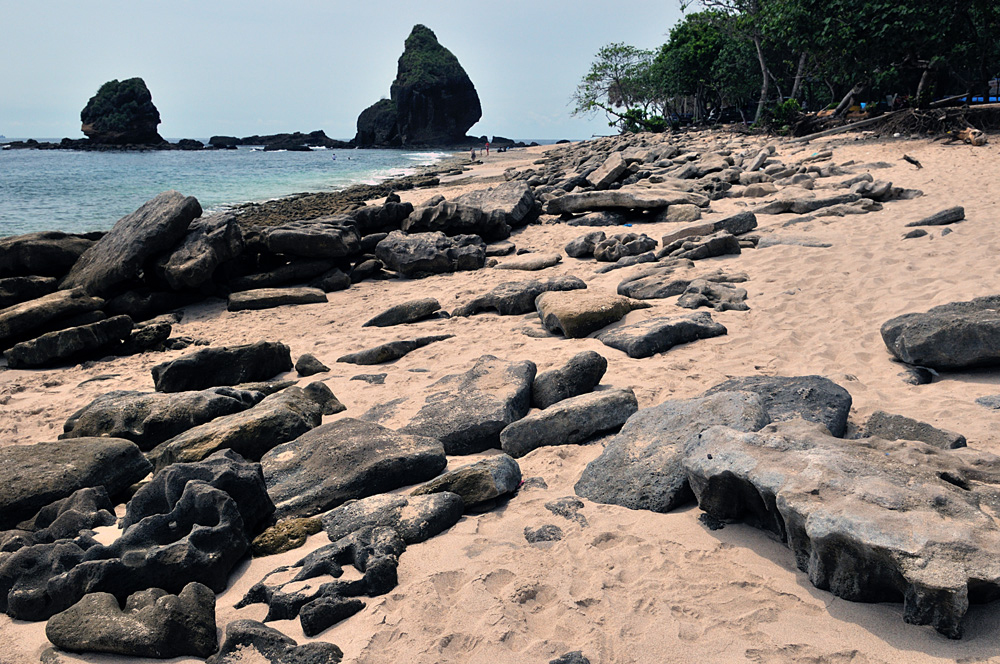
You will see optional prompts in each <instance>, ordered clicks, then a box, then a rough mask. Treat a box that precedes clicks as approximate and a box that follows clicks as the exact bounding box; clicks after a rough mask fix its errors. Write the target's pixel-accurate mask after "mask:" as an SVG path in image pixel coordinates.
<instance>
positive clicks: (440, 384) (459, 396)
mask: <svg viewBox="0 0 1000 664" xmlns="http://www.w3.org/2000/svg"><path fill="white" fill-rule="evenodd" d="M534 378H535V364H534V362H530V361H524V362H507V361H505V360H501V359H498V358H496V357H493V356H492V355H483V356H482V357H480V358H479V359H478V360H476V363H475V365H474V366H473V367H472V368H471V369H469V371H467V372H465V373H462V374H452V375H449V376H445V377H444V378H442V379H441V380H439V381H437V382H435V383H434V384H433V385H431V386H430V388H429V390H430V391H431V394H430V395H429V396H428V397H427V399H426V400H425V405H424V406H423V408H421V409H420V411H419V412H418V413H417V414H416V416H415V417H414V418H413V419H412V420H410V423H409V424H407V425H406V426H405V427H403V428H402V429H400V432H402V433H408V434H414V435H418V436H430V437H432V438H436V439H438V440H440V441H441V443H442V444H443V445H444V449H445V452H447V453H448V454H473V453H475V452H482V451H483V450H486V449H489V448H499V447H500V431H501V430H503V428H504V427H506V426H507V425H508V424H510V423H511V422H513V421H515V420H519V419H521V418H522V417H524V416H525V415H526V414H527V412H528V409H529V408H530V407H531V382H532V381H533V380H534Z"/></svg>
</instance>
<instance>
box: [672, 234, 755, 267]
mask: <svg viewBox="0 0 1000 664" xmlns="http://www.w3.org/2000/svg"><path fill="white" fill-rule="evenodd" d="M741 251H742V249H741V248H740V241H739V240H737V239H736V236H735V235H732V234H730V233H728V232H727V231H718V232H717V233H714V234H712V235H704V236H701V235H698V236H693V237H686V238H681V239H679V240H674V241H673V242H672V243H670V244H668V245H665V246H664V247H663V248H662V249H660V250H659V251H658V252H657V253H656V255H657V257H658V258H686V259H688V260H692V261H697V260H701V259H703V258H714V257H716V256H729V255H734V254H739V253H741Z"/></svg>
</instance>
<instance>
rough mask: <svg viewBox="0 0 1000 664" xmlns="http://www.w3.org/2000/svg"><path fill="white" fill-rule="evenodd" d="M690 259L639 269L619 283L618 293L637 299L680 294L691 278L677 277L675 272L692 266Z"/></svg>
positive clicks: (653, 298)
mask: <svg viewBox="0 0 1000 664" xmlns="http://www.w3.org/2000/svg"><path fill="white" fill-rule="evenodd" d="M693 265H694V263H692V262H691V261H689V260H685V261H679V262H676V263H667V264H662V265H656V266H654V267H650V268H648V269H644V270H639V271H637V272H635V273H633V274H632V275H631V276H629V277H626V278H625V279H623V280H622V281H621V283H619V284H618V294H619V295H625V296H626V297H631V298H634V299H636V300H656V299H663V298H667V297H673V296H674V295H680V294H681V293H683V292H684V291H685V290H687V287H688V286H689V285H690V283H691V281H692V280H691V279H688V278H686V277H684V278H681V277H677V276H676V275H675V273H676V272H677V271H679V270H683V269H686V268H689V267H692V266H693Z"/></svg>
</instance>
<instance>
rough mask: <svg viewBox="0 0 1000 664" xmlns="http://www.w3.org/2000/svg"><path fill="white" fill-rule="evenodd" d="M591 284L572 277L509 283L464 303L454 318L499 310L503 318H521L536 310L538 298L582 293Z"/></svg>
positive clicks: (454, 314) (456, 311)
mask: <svg viewBox="0 0 1000 664" xmlns="http://www.w3.org/2000/svg"><path fill="white" fill-rule="evenodd" d="M586 287H587V284H586V283H585V282H584V281H583V279H580V278H579V277H574V276H570V275H566V276H562V277H552V278H550V279H546V280H544V281H543V280H540V279H531V280H529V281H508V282H506V283H502V284H500V285H499V286H496V287H495V288H494V289H493V290H491V291H489V292H488V293H485V294H483V295H480V296H479V297H477V298H475V299H474V300H472V301H471V302H469V303H467V304H463V305H462V306H460V307H459V308H458V309H456V310H455V311H453V312H452V315H453V316H471V315H473V314H477V313H479V312H481V311H496V312H497V313H498V314H500V315H501V316H517V315H520V314H527V313H531V312H532V311H534V310H535V299H536V298H538V296H539V295H541V294H542V293H546V292H549V291H568V290H582V289H585V288H586Z"/></svg>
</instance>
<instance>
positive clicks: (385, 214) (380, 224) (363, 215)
mask: <svg viewBox="0 0 1000 664" xmlns="http://www.w3.org/2000/svg"><path fill="white" fill-rule="evenodd" d="M411 212H413V204H412V203H401V202H400V201H399V196H397V195H395V194H392V195H390V196H389V197H387V198H386V201H385V203H384V204H382V205H366V206H364V207H362V208H358V209H357V210H354V211H353V212H351V213H350V216H351V218H352V219H354V223H355V224H356V225H357V227H358V230H359V231H361V234H362V235H364V236H365V237H363V238H362V239H361V250H362V251H364V252H366V253H368V252H370V251H372V250H373V249H374V246H372V247H367V245H366V244H365V242H366V240H368V236H370V235H372V234H376V233H379V234H380V233H388V232H389V231H395V230H399V228H400V227H401V226H402V224H403V220H404V219H406V218H407V217H409V216H410V213H411ZM375 243H376V244H378V240H375Z"/></svg>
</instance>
